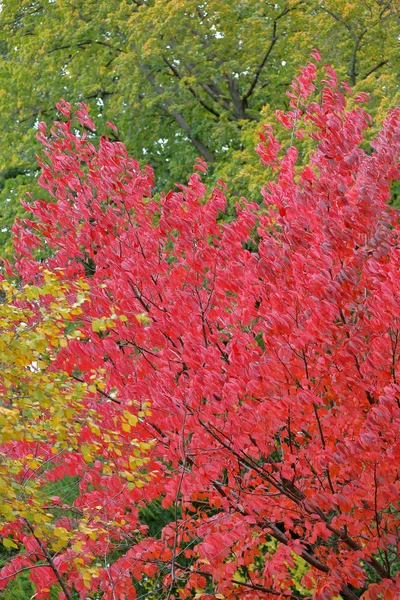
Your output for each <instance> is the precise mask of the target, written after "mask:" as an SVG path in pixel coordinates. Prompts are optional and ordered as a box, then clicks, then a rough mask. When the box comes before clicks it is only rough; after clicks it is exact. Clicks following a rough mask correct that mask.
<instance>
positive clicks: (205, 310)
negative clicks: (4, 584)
mask: <svg viewBox="0 0 400 600" xmlns="http://www.w3.org/2000/svg"><path fill="white" fill-rule="evenodd" d="M313 56H314V59H315V61H314V62H310V63H308V64H307V66H306V67H304V68H302V70H301V73H300V75H299V76H297V77H296V78H295V80H294V81H293V84H292V86H291V88H290V90H289V93H288V96H289V102H290V107H289V110H288V111H278V112H277V115H276V116H277V119H278V121H279V122H280V124H281V126H282V127H283V128H284V129H285V130H286V131H288V132H289V133H290V140H291V143H290V146H289V148H288V149H287V150H286V151H283V150H282V147H281V144H280V142H279V141H278V139H277V138H276V137H275V135H274V133H273V130H272V129H271V127H270V126H268V125H267V126H265V128H264V132H263V134H262V138H261V143H260V144H259V146H258V148H257V152H258V154H259V155H260V157H261V160H262V163H263V164H264V165H265V167H266V168H268V169H270V170H272V171H274V172H275V176H274V177H273V178H272V179H271V180H270V181H269V182H268V183H267V184H266V185H265V187H264V188H263V190H262V195H263V199H264V202H263V204H262V205H259V204H257V203H254V202H246V201H245V200H244V199H242V200H241V202H239V203H237V206H236V212H237V217H236V219H235V220H234V221H232V222H231V223H225V224H221V223H220V221H219V214H220V211H223V210H224V208H225V205H226V198H225V196H224V190H225V186H224V184H223V183H222V182H219V183H218V185H217V186H216V187H215V188H214V190H213V192H212V193H211V194H210V195H207V190H206V186H205V184H204V183H202V181H201V178H200V175H199V174H194V175H192V176H191V178H190V179H189V182H188V185H186V186H178V188H177V189H176V190H175V191H170V192H168V193H167V194H166V195H163V196H162V197H161V200H160V201H158V200H157V199H156V198H153V197H152V187H153V174H152V171H151V169H149V168H145V169H144V170H141V169H140V167H139V164H138V162H137V161H136V160H134V159H132V158H129V155H128V153H127V150H126V148H125V146H124V145H123V144H122V143H121V142H115V141H111V140H110V139H108V138H107V137H101V138H100V140H99V143H98V145H97V144H95V143H94V124H93V122H92V121H91V119H90V117H89V115H88V113H87V111H86V107H85V106H84V105H81V106H80V107H79V108H78V110H77V111H76V113H75V115H74V116H71V107H70V105H69V104H68V103H67V102H65V101H63V102H61V103H60V104H59V105H58V109H59V111H60V113H61V116H62V119H61V120H60V121H58V122H57V123H56V124H55V125H54V127H53V128H52V129H51V130H50V131H47V129H46V126H45V124H41V125H40V127H39V140H40V141H41V142H42V143H43V144H44V146H45V150H44V154H43V155H42V158H41V159H40V167H41V176H40V184H41V186H42V187H43V188H44V189H45V190H47V192H48V193H49V194H50V195H51V196H52V197H53V201H52V202H51V203H50V204H47V203H46V202H45V201H35V202H33V203H32V204H30V205H26V208H27V209H28V211H29V212H30V213H31V215H30V218H29V219H25V221H24V222H18V223H17V224H16V225H15V233H16V250H17V253H18V257H17V261H16V268H17V270H18V272H19V275H20V277H21V278H22V280H23V282H24V283H25V284H29V283H30V282H38V281H40V280H41V279H42V277H43V274H42V273H43V271H42V270H43V264H42V263H41V262H40V261H38V260H37V259H36V252H37V250H38V247H39V246H40V244H44V243H46V244H47V245H48V246H49V248H50V249H51V252H52V254H51V257H50V258H49V259H48V260H47V261H46V270H47V271H48V272H49V273H51V274H54V276H56V277H58V278H59V279H60V281H62V282H63V285H66V286H67V287H68V286H70V285H73V284H74V282H76V281H84V283H85V284H86V285H87V291H86V296H87V299H86V301H85V304H84V305H83V307H82V313H81V315H80V318H79V335H75V336H73V338H70V339H68V340H67V344H66V346H65V347H63V348H61V350H60V352H59V353H58V355H57V365H58V368H60V369H61V370H62V371H63V372H66V373H67V374H68V375H69V377H71V378H73V377H74V376H75V377H79V379H81V380H82V385H86V386H90V385H91V374H93V373H96V372H98V369H99V368H101V369H102V373H103V377H102V382H103V386H104V387H102V388H101V389H97V388H92V393H93V399H92V403H91V404H90V408H91V409H92V410H93V415H94V418H95V419H106V420H107V418H108V415H111V416H112V424H111V423H109V421H107V423H109V424H107V425H106V424H105V423H104V425H102V426H100V425H99V430H97V429H93V428H91V427H90V426H89V427H85V429H84V430H83V429H82V430H81V431H82V432H83V431H84V432H85V440H86V439H87V440H88V441H87V442H85V444H86V443H87V444H89V445H90V444H94V443H95V444H98V445H99V450H98V452H100V454H101V455H102V458H101V459H100V460H99V463H97V465H96V462H97V461H96V462H95V463H94V464H93V468H90V470H89V472H90V473H91V477H94V475H93V473H94V471H95V470H96V469H97V468H98V469H99V471H100V472H101V473H102V470H103V469H104V468H105V466H104V465H105V464H106V462H103V461H105V458H106V456H108V454H106V451H105V450H103V451H101V448H102V447H103V446H102V444H103V443H104V442H107V438H106V436H105V435H104V431H107V432H108V429H112V431H116V433H115V435H117V437H118V436H122V437H123V440H124V443H128V442H129V440H130V439H131V435H132V434H131V432H130V431H129V424H130V419H131V420H132V421H133V422H134V423H135V424H136V421H137V420H138V423H137V428H136V430H135V432H134V435H135V437H137V438H138V440H139V443H141V444H142V445H144V446H143V447H144V448H146V447H147V445H148V444H153V447H152V452H151V457H152V458H151V465H149V468H150V466H151V470H152V477H151V480H150V481H149V482H146V481H143V488H142V489H141V491H139V492H138V490H137V488H135V489H134V490H133V491H131V492H130V494H132V495H129V494H128V491H127V489H128V488H127V487H126V481H125V476H126V475H125V473H126V470H127V465H126V464H125V463H126V461H127V457H126V455H125V454H122V456H120V457H119V458H118V453H117V447H115V449H114V450H113V451H112V452H113V455H112V456H113V458H112V462H113V464H114V465H115V467H114V468H115V470H114V471H113V475H112V476H111V475H108V474H107V473H106V475H107V477H109V478H108V479H107V480H106V483H102V484H101V489H102V491H101V494H100V498H99V499H98V496H97V495H96V492H95V491H94V490H92V488H91V487H90V486H89V487H88V488H86V489H83V490H82V495H83V498H84V500H83V501H82V500H79V501H76V502H75V504H74V507H76V508H78V509H80V508H81V507H82V503H83V505H84V506H91V507H93V505H94V504H95V503H96V505H97V504H98V505H99V506H100V507H102V508H101V510H103V511H104V510H106V511H107V514H108V511H109V512H110V514H112V515H114V517H115V522H114V529H113V535H115V536H118V535H121V536H122V535H123V533H119V532H124V534H125V535H126V536H127V538H126V539H127V540H128V545H129V549H127V547H125V551H124V552H123V553H122V555H120V556H118V558H117V559H116V560H115V562H113V560H111V559H110V560H109V562H106V564H104V562H103V563H102V564H103V566H102V569H101V571H96V577H93V578H91V581H90V584H89V582H88V581H85V580H83V579H82V578H80V575H79V572H80V568H81V567H80V566H79V562H78V564H77V563H76V560H75V558H76V554H75V555H74V552H77V548H76V547H75V546H74V545H73V544H70V542H69V535H70V534H69V533H66V534H65V536H66V540H65V543H66V546H65V547H63V548H62V549H60V550H59V551H58V554H57V557H58V560H59V561H62V563H63V565H65V569H66V575H65V576H64V579H63V582H64V584H65V586H66V587H67V589H68V590H75V591H76V592H77V593H79V594H80V597H81V598H86V597H87V593H88V591H89V590H92V591H93V590H95V589H99V590H100V591H101V592H102V594H103V595H102V598H104V600H106V599H107V598H110V599H113V600H114V598H115V597H118V595H117V594H119V597H120V598H135V594H136V593H137V592H135V589H137V587H133V582H136V583H135V586H137V585H139V583H138V582H139V581H141V584H140V585H142V586H146V585H148V584H149V582H152V583H151V586H152V587H151V593H153V594H154V595H155V596H156V597H157V598H166V599H168V600H171V599H172V598H177V597H179V598H190V597H196V598H198V599H202V600H211V598H221V599H222V598H227V599H232V600H233V599H239V598H240V599H241V600H245V599H249V600H250V599H254V598H257V597H258V598H275V597H277V598H279V597H280V598H286V597H287V598H310V597H312V598H315V599H316V600H329V599H333V598H337V597H338V596H339V597H341V598H342V599H344V600H356V599H357V598H360V597H361V598H363V599H364V600H378V599H379V600H381V599H392V600H394V598H396V597H397V596H398V595H399V593H400V575H399V561H398V548H399V542H400V540H399V518H398V510H399V506H398V497H399V481H400V479H399V452H400V446H399V440H398V428H399V402H400V400H399V398H400V395H399V394H400V389H399V383H398V381H399V377H400V373H399V343H398V341H399V324H398V322H399V318H400V314H399V308H398V307H399V306H400V302H399V297H398V296H399V291H398V283H397V279H398V272H399V267H400V264H399V260H400V257H399V251H398V239H399V233H400V230H399V227H400V226H399V219H398V213H397V212H396V211H395V210H393V209H392V208H390V207H389V206H388V201H389V199H390V187H391V185H392V182H393V181H395V180H398V179H399V178H400V177H399V176H400V164H399V153H400V108H396V109H393V110H391V111H389V113H388V115H387V117H386V119H385V121H384V123H383V127H382V130H381V131H380V132H379V134H378V135H377V136H376V138H375V139H374V140H373V142H372V143H371V148H369V149H363V148H362V147H361V146H362V145H363V138H364V133H365V132H366V131H367V130H368V126H369V123H370V121H371V119H370V116H369V115H368V113H367V112H365V110H364V109H363V108H362V104H363V103H365V102H366V101H367V100H368V98H367V96H366V94H356V95H352V90H351V88H350V87H349V85H348V84H347V83H341V82H340V81H339V80H338V77H337V75H336V73H335V71H334V70H333V69H332V68H330V67H325V68H324V69H322V74H321V78H322V88H319V87H317V89H316V86H317V85H318V86H319V84H318V81H319V80H320V76H319V74H318V69H317V67H316V65H315V62H317V61H318V59H319V58H320V57H319V54H318V53H314V55H313ZM79 126H80V128H81V130H80V133H78V127H79ZM110 127H111V128H112V127H113V126H112V125H111V124H110ZM110 131H114V132H115V129H114V130H113V129H110ZM115 133H116V132H115ZM304 140H308V143H309V144H310V146H311V145H314V150H313V151H312V153H311V155H310V159H309V163H308V164H305V165H304V164H296V161H297V159H298V150H297V147H296V145H297V144H298V143H304ZM196 169H197V171H200V172H204V171H205V170H206V165H205V163H204V161H202V160H201V159H199V160H198V162H197V165H196ZM52 276H53V275H52ZM36 285H37V283H36ZM88 389H90V387H88ZM149 404H150V406H151V415H148V416H147V417H146V418H145V420H144V421H143V423H142V422H140V419H141V418H142V416H143V413H144V412H145V411H146V410H147V409H148V407H149ZM109 411H111V412H109ZM125 411H128V414H126V412H125ZM116 415H120V416H119V417H117V416H116ZM121 415H122V416H123V417H124V418H125V419H126V420H127V421H124V420H123V418H122V417H121ZM129 415H131V416H129ZM99 431H100V432H99ZM79 435H81V436H82V435H83V433H80V434H78V439H80V438H79ZM118 439H120V438H119V437H118ZM109 443H110V442H109V441H108V442H107V444H109ZM107 447H109V446H107ZM78 451H79V452H80V453H82V452H84V450H83V447H82V448H81V447H80V446H79V448H78ZM109 451H111V450H107V452H109ZM84 459H85V460H89V461H90V460H92V459H93V451H89V452H88V457H87V459H86V458H85V456H84ZM119 461H121V462H119ZM62 468H64V469H66V470H67V472H68V468H69V467H67V466H66V465H63V467H62ZM99 476H100V474H99ZM96 481H98V480H96V479H91V480H90V482H91V484H92V485H96V483H95V482H96ZM102 481H103V479H100V482H102ZM93 482H94V483H93ZM104 485H107V490H110V493H109V495H108V496H107V490H104V489H103V487H102V486H104ZM111 489H112V493H111ZM86 494H88V496H86ZM93 494H94V497H93ZM126 494H128V495H126ZM86 498H88V500H87V501H86ZM157 501H158V502H160V501H161V503H162V506H163V507H164V508H166V509H168V508H169V509H170V510H171V511H172V515H173V516H172V518H170V519H169V522H167V523H166V525H165V526H164V527H163V530H162V531H161V533H160V535H152V534H150V532H148V531H147V533H146V529H145V528H143V527H142V529H141V525H140V522H141V517H140V516H139V515H138V514H137V512H136V511H137V507H138V506H140V504H141V503H143V502H144V503H150V504H151V503H152V502H157ZM92 502H93V503H92ZM105 507H107V508H105ZM92 510H93V508H92ZM96 510H97V509H96ZM99 510H100V509H99ZM95 514H96V513H95ZM127 515H130V516H127ZM99 520H100V519H99ZM142 525H143V523H142ZM19 526H20V525H19V522H13V523H12V525H11V526H10V535H9V536H7V539H9V538H10V537H12V536H14V537H13V540H15V543H18V542H21V541H22V540H21V537H18V536H22V535H24V534H23V533H19V531H20V530H19V529H18V527H19ZM60 526H61V525H60ZM21 527H22V529H23V528H24V526H21ZM92 528H93V529H92V531H93V540H92V542H93V543H92V542H91V541H89V540H90V536H89V534H88V537H89V539H88V537H85V539H84V541H83V543H84V544H86V545H84V547H83V548H84V549H85V550H82V548H80V552H81V556H82V560H83V564H82V568H95V569H97V568H98V567H96V562H97V561H98V560H99V556H102V557H103V556H104V552H105V549H104V544H106V546H107V544H108V543H109V542H108V538H107V541H105V540H104V538H103V537H102V536H103V531H102V526H101V524H100V522H98V521H97V522H94V523H93V524H92ZM66 530H67V531H68V528H67V527H66ZM136 531H138V533H136ZM132 532H134V534H135V535H134V536H133V537H131V534H132ZM83 533H84V534H85V535H86V533H85V531H84V532H83ZM25 534H26V531H25ZM45 539H46V543H49V544H51V540H48V538H46V537H45ZM47 540H48V541H47ZM112 543H113V542H112V540H110V544H112ZM107 547H109V546H107ZM24 552H26V550H25V551H24V549H23V548H22V553H21V554H19V555H18V559H19V560H21V558H20V557H21V556H22V557H24V556H26V554H24ZM41 558H43V556H42V555H40V553H39V551H38V554H37V555H36V559H37V560H40V559H41ZM23 560H26V558H23ZM84 565H85V567H84ZM13 568H14V567H13ZM296 569H297V573H298V572H299V570H300V571H301V570H303V571H304V575H303V576H302V577H301V579H300V581H299V580H298V578H296V577H295V575H294V572H295V571H296ZM3 573H4V570H3ZM6 575H7V576H10V577H12V575H13V571H12V569H11V570H9V571H6ZM3 576H4V574H3ZM78 580H79V586H78V585H77V583H76V582H77V581H78ZM116 586H117V587H116ZM42 593H45V592H43V591H42ZM71 593H72V592H71ZM61 597H62V596H61Z"/></svg>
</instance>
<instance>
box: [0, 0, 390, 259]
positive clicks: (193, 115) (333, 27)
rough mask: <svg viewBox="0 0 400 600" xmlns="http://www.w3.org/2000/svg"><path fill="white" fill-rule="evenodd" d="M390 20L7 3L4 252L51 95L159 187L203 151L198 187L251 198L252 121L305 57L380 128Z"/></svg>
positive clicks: (326, 10) (310, 6)
mask: <svg viewBox="0 0 400 600" xmlns="http://www.w3.org/2000/svg"><path fill="white" fill-rule="evenodd" d="M398 18H399V8H398V4H397V3H396V2H395V1H390V0H389V1H388V2H381V1H379V0H366V1H365V2H359V1H355V2H348V1H347V0H346V1H344V0H335V1H334V0H325V1H324V2H322V1H316V0H315V1H314V0H305V1H302V0H286V1H281V0H278V1H277V2H271V3H270V2H261V3H260V2H259V1H258V0H245V1H241V2H239V1H237V0H227V1H224V2H220V1H218V0H215V1H214V0H206V1H205V2H203V3H200V4H199V3H198V2H195V1H194V0H185V1H184V2H178V1H176V0H174V1H170V0H157V1H154V0H140V1H137V2H136V1H129V0H126V1H123V2H120V1H118V2H117V1H113V0H111V1H109V0H107V1H102V0H100V1H84V2H83V1H81V0H77V1H76V2H73V3H70V2H50V1H47V0H46V1H45V2H36V1H31V0H29V1H27V0H24V1H23V2H21V1H18V2H15V1H14V0H10V1H8V2H5V3H4V5H3V7H2V11H1V14H0V27H1V48H0V52H1V56H2V69H1V74H0V77H1V78H2V79H3V82H2V84H1V87H2V88H3V90H4V93H3V94H2V95H1V96H0V115H1V117H0V119H1V125H2V150H1V151H0V181H1V186H2V192H1V196H0V202H1V215H2V223H3V229H4V231H2V232H1V235H2V238H1V241H2V244H5V245H6V246H7V247H8V248H10V233H9V231H10V227H11V224H12V221H13V218H14V216H15V212H16V211H18V200H19V197H20V196H21V195H22V194H23V192H24V191H27V190H30V191H32V186H31V181H32V178H34V177H35V176H37V174H38V171H37V166H36V161H35V154H36V152H37V150H38V147H37V145H36V143H35V133H36V131H35V129H36V127H37V123H38V122H39V121H47V123H51V122H52V121H53V119H54V117H55V112H54V106H55V103H56V102H57V101H58V100H59V98H60V97H66V98H68V99H69V100H71V101H84V102H86V103H88V104H89V105H90V106H91V107H92V116H93V118H94V119H95V120H96V122H97V123H98V125H99V131H100V132H101V133H102V132H104V130H105V129H104V128H105V123H106V121H107V120H113V121H114V122H115V123H116V124H117V126H118V128H119V131H120V133H119V134H118V136H120V138H121V139H122V140H123V141H124V142H125V143H126V145H127V148H128V151H129V152H130V153H131V154H132V155H134V156H136V157H137V158H138V160H139V161H140V162H141V164H144V163H149V164H151V165H152V166H153V167H154V168H155V171H156V174H157V186H159V187H158V189H162V188H164V189H165V186H167V187H169V186H171V185H173V183H174V182H175V181H183V180H184V179H186V178H187V177H188V175H189V173H190V172H191V169H192V165H193V161H194V159H195V157H196V156H199V155H200V156H202V157H203V158H204V159H205V160H206V161H207V162H208V164H209V167H210V171H209V173H210V175H209V176H208V179H207V181H208V182H210V183H213V182H215V181H216V180H217V179H219V178H224V179H226V180H227V181H229V188H230V189H229V194H233V195H239V196H240V195H241V194H245V195H247V196H249V194H251V196H252V197H254V199H258V200H259V199H260V196H259V192H258V190H259V189H260V187H261V182H262V178H263V177H264V174H263V172H262V171H261V170H260V169H259V163H258V161H257V159H256V157H255V155H254V152H253V147H254V145H255V143H256V140H257V138H258V131H259V121H260V120H261V121H264V120H265V119H266V118H269V116H270V115H271V113H272V111H273V110H274V109H276V108H282V107H283V106H284V105H285V89H286V87H287V85H288V83H289V82H290V81H291V79H292V77H293V74H294V73H295V72H296V70H297V69H298V68H299V66H300V65H301V64H304V62H305V60H306V56H307V55H308V53H309V51H310V50H311V48H312V47H318V48H320V50H321V52H322V56H323V60H324V61H327V62H328V61H329V62H330V63H332V64H333V65H334V66H335V67H336V68H337V70H338V72H339V74H340V75H341V76H342V77H345V78H347V79H348V80H349V81H350V83H351V84H352V85H357V84H359V83H360V84H361V85H362V89H363V90H364V91H365V90H367V91H370V92H371V93H372V100H371V104H370V106H369V110H370V111H372V113H373V114H374V115H376V116H377V120H378V122H380V121H381V120H382V116H383V114H385V111H386V110H387V108H388V107H389V106H393V105H394V104H395V103H396V97H398V92H399V84H398V72H399V58H398V56H399V54H398V33H399V27H398ZM5 90H7V93H5ZM118 136H117V137H118Z"/></svg>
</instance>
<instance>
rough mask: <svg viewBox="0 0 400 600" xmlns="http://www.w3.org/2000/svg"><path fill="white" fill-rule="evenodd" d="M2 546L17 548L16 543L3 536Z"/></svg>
mask: <svg viewBox="0 0 400 600" xmlns="http://www.w3.org/2000/svg"><path fill="white" fill-rule="evenodd" d="M3 546H4V547H5V548H17V549H18V545H17V544H16V543H15V542H14V541H13V540H10V539H9V538H3Z"/></svg>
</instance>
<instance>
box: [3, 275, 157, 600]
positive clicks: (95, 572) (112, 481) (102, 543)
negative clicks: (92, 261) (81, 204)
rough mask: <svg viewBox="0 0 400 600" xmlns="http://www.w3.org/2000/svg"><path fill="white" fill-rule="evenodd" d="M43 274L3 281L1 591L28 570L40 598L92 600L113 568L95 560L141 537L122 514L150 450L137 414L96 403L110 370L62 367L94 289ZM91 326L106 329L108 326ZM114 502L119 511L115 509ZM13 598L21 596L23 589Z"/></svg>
mask: <svg viewBox="0 0 400 600" xmlns="http://www.w3.org/2000/svg"><path fill="white" fill-rule="evenodd" d="M41 275H42V278H43V279H44V281H43V284H42V285H40V286H34V285H29V286H25V287H24V288H22V289H18V287H17V286H16V284H15V283H12V282H11V283H10V282H7V281H5V280H4V281H3V282H2V283H1V293H2V298H3V302H2V304H1V305H0V361H1V366H2V373H1V378H0V395H1V396H0V455H1V463H0V499H1V502H0V533H1V536H2V541H3V546H4V548H5V552H3V553H2V554H3V556H2V559H3V560H4V559H5V560H6V564H5V566H3V565H2V566H3V568H2V569H1V571H0V589H4V588H5V586H6V585H7V583H8V582H9V581H10V580H13V579H14V578H15V577H16V576H18V575H20V574H21V575H25V574H26V573H29V578H30V580H31V584H33V585H34V587H35V588H36V594H35V598H39V599H40V598H42V599H44V598H48V597H49V595H50V592H51V589H52V588H53V589H54V591H56V590H57V591H58V593H57V596H53V597H54V598H55V597H57V598H58V597H60V598H64V599H66V598H67V599H69V598H71V594H70V591H69V589H70V587H71V585H72V584H73V585H74V588H75V589H76V590H78V591H80V590H82V589H85V590H86V591H85V594H86V595H85V597H86V596H87V591H88V590H90V588H91V587H93V586H94V587H96V588H97V587H98V585H99V582H100V581H101V579H102V572H104V568H105V566H104V562H103V564H100V563H97V564H96V565H95V564H92V562H93V558H94V555H95V554H96V553H97V554H98V553H99V552H103V553H104V560H108V553H109V551H111V550H112V549H113V548H114V546H115V544H119V545H120V546H121V548H123V547H124V545H125V544H126V539H127V530H128V528H129V536H134V533H133V528H134V526H135V523H136V514H135V512H134V511H133V512H131V511H126V512H124V509H123V508H122V507H123V503H126V504H127V505H128V503H129V501H131V500H132V498H135V497H137V495H138V491H137V490H138V488H139V487H140V485H143V481H146V478H147V475H146V473H145V472H144V465H145V464H146V462H147V461H148V458H146V456H145V454H147V452H146V445H145V444H142V443H140V442H138V441H136V440H135V439H133V438H132V437H131V433H130V432H131V430H132V429H133V426H134V425H135V423H136V417H135V416H134V415H133V414H131V412H130V408H129V407H128V406H127V407H125V410H124V412H122V411H121V410H120V409H119V407H118V410H115V411H112V410H111V409H112V406H111V407H110V406H103V407H102V406H101V405H99V403H98V402H96V403H94V396H95V395H96V394H100V395H105V393H104V392H102V389H103V383H102V381H101V373H102V369H97V370H96V371H95V370H92V371H91V372H90V374H88V383H85V382H83V381H80V378H79V377H78V376H76V375H74V376H72V377H71V376H68V375H67V373H65V372H63V371H62V370H60V369H58V368H57V353H58V351H59V350H60V348H63V347H65V346H66V345H67V344H68V340H77V339H79V335H80V334H79V330H78V328H77V324H76V319H79V318H80V315H81V314H82V305H83V304H84V302H86V297H85V293H86V290H87V288H88V286H87V284H86V283H85V282H84V281H77V282H75V283H71V284H68V286H66V285H65V284H64V283H63V282H62V281H60V280H59V278H58V277H56V276H54V275H51V274H50V273H49V272H47V271H43V270H42V272H41ZM93 326H94V327H95V328H96V327H101V329H102V330H103V331H104V330H105V329H106V328H107V326H108V325H107V323H106V322H102V323H100V324H96V323H94V324H93ZM115 486H117V488H118V489H117V491H118V494H117V495H118V498H115V497H114V496H115ZM57 493H58V494H60V495H56V494H57ZM110 499H112V500H113V510H114V511H117V509H118V506H121V508H120V509H119V512H114V513H110V512H109V511H108V508H107V505H108V503H109V502H110ZM128 512H129V514H128ZM3 560H2V562H3ZM71 567H73V570H72V569H71ZM97 580H98V581H97ZM21 581H22V580H21ZM23 581H24V586H23V587H22V590H25V596H23V597H27V595H26V593H29V592H27V591H26V590H27V581H26V578H25V579H24V580H23ZM93 581H94V582H96V581H97V582H96V583H95V584H94V583H93ZM110 581H111V580H110ZM102 585H105V586H107V585H110V582H109V581H108V580H107V581H106V583H105V584H104V582H103V584H102ZM117 588H118V586H116V589H117ZM28 589H29V586H28ZM13 594H14V595H13V596H12V598H16V597H18V587H16V588H14V592H13Z"/></svg>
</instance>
